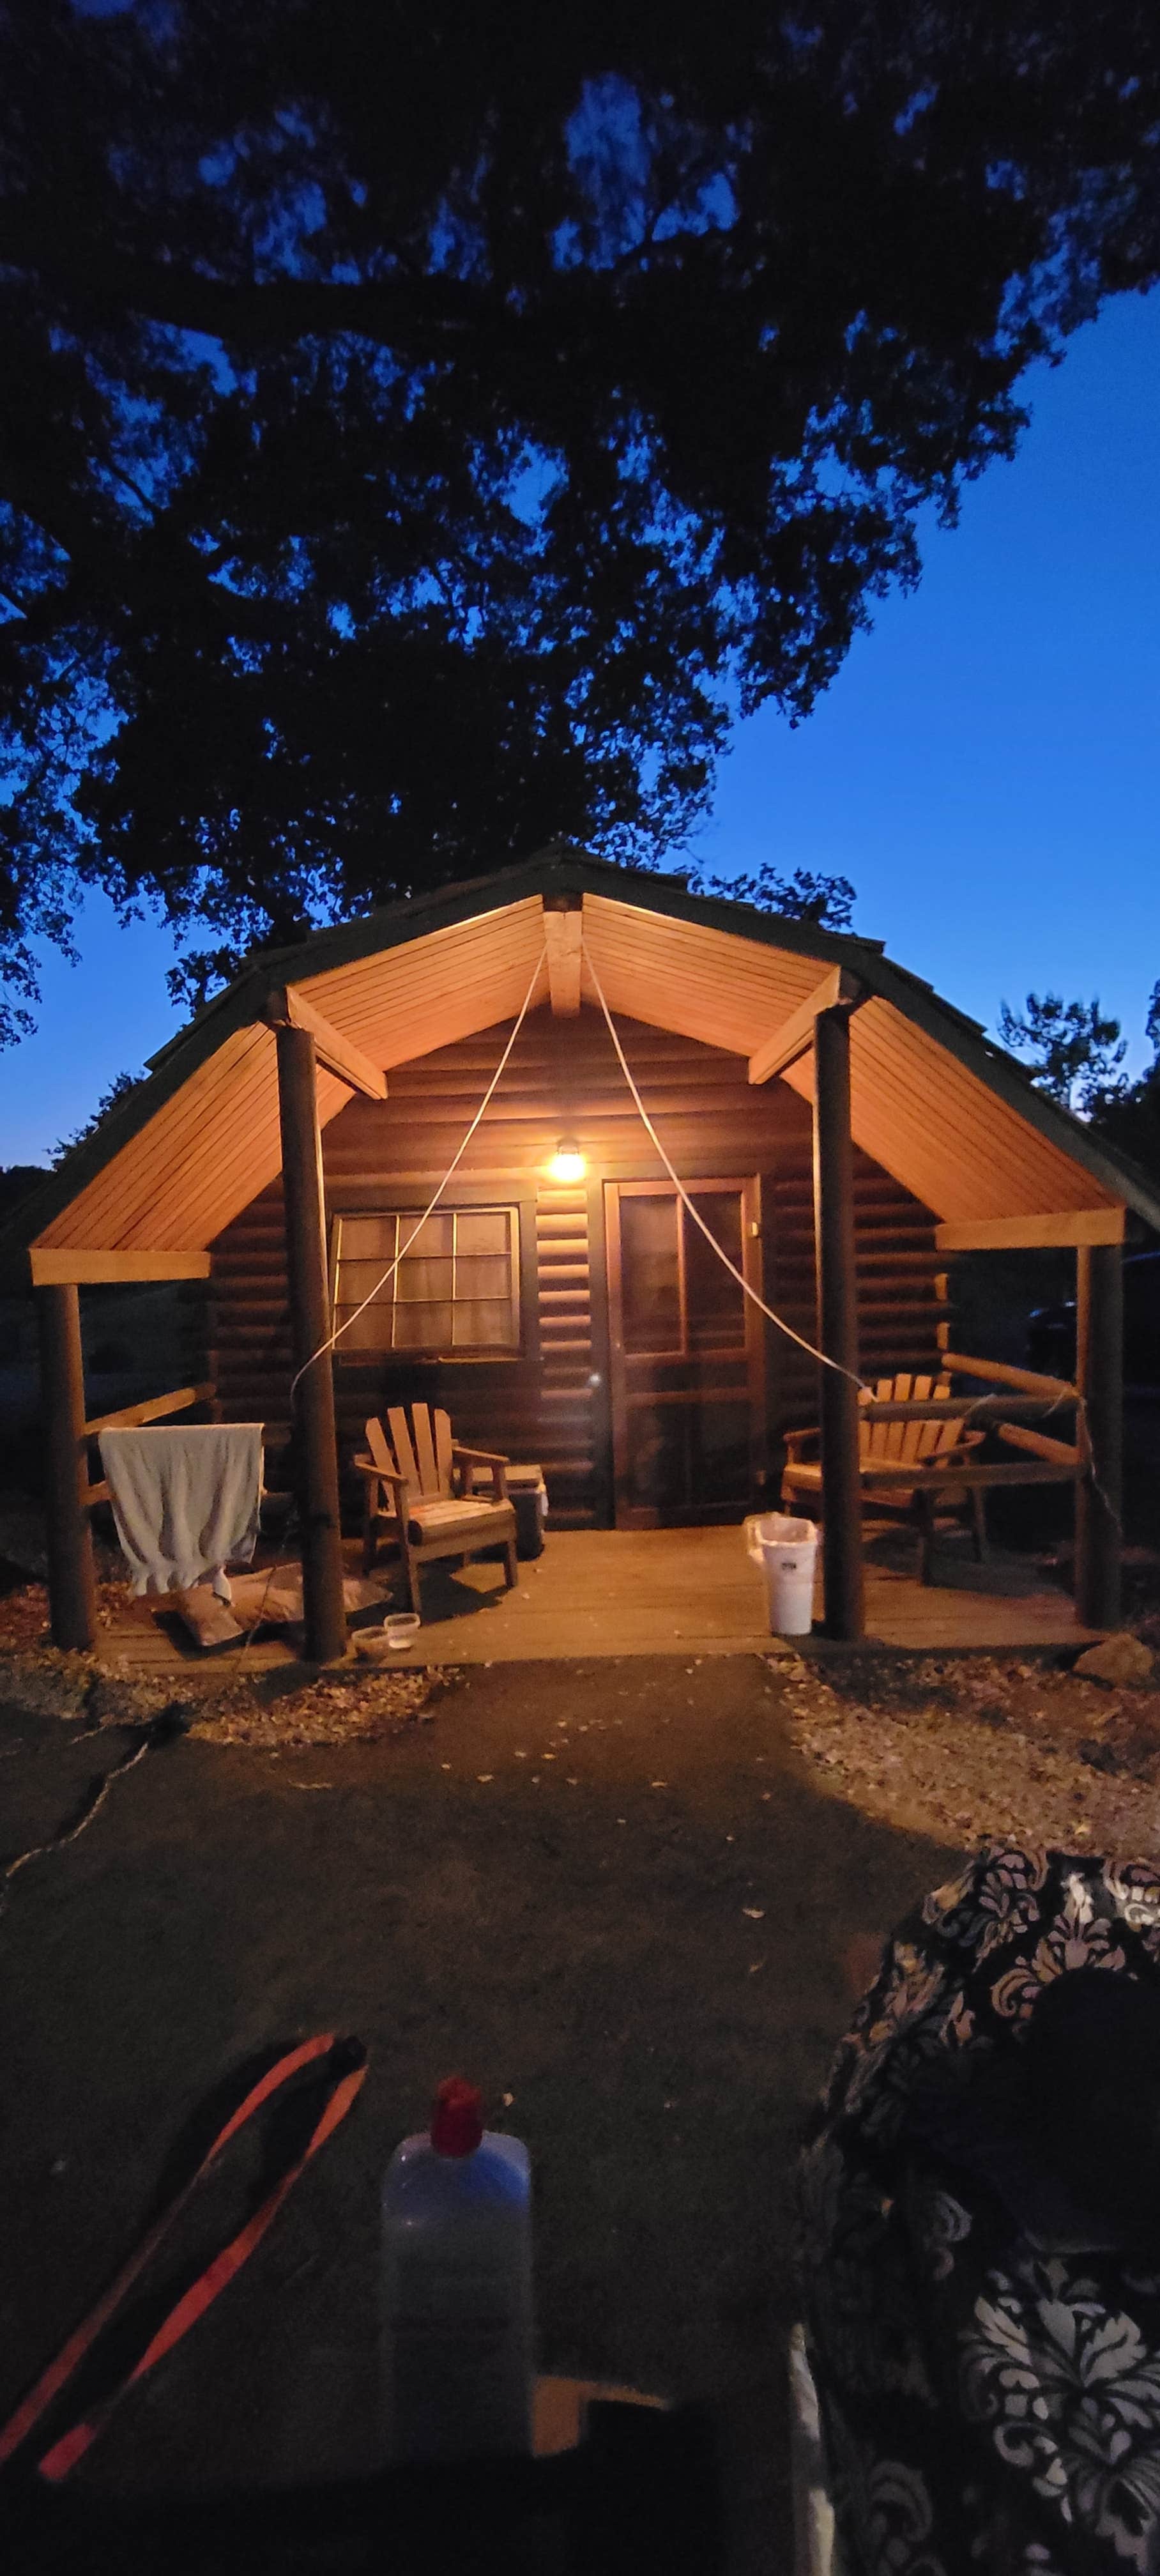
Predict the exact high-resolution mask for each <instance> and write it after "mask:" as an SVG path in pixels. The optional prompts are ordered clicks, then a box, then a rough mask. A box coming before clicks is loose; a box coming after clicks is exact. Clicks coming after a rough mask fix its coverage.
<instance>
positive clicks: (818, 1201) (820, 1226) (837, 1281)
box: [814, 1009, 865, 1639]
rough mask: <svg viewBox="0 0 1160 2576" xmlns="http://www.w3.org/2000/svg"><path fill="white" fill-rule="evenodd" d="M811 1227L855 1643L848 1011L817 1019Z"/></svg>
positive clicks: (826, 1561)
mask: <svg viewBox="0 0 1160 2576" xmlns="http://www.w3.org/2000/svg"><path fill="white" fill-rule="evenodd" d="M814 1228H815V1239H816V1244H817V1265H818V1347H819V1349H820V1350H823V1351H825V1353H826V1355H827V1357H828V1358H829V1359H832V1360H836V1361H837V1363H838V1366H837V1368H820V1369H819V1372H818V1374H819V1379H820V1386H819V1398H820V1413H819V1419H820V1423H821V1435H822V1439H821V1448H822V1524H823V1526H822V1568H823V1575H824V1585H825V1592H824V1602H825V1631H826V1635H827V1636H828V1637H839V1638H846V1639H850V1638H857V1637H861V1636H862V1635H863V1633H864V1627H865V1612H864V1602H863V1576H862V1493H861V1485H860V1481H859V1476H858V1445H859V1444H858V1388H857V1384H856V1379H857V1373H858V1298H857V1274H856V1268H855V1244H854V1146H853V1139H852V1137H851V1133H850V1019H849V1013H848V1011H847V1010H842V1009H838V1010H834V1009H830V1010H825V1011H820V1012H818V1014H817V1016H816V1018H815V1020H814ZM846 1371H849V1375H846V1374H845V1372H846Z"/></svg>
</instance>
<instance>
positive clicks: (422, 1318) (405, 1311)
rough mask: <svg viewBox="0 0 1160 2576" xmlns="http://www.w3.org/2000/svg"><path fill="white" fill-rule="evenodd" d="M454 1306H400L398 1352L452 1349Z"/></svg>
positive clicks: (397, 1333) (396, 1329)
mask: <svg viewBox="0 0 1160 2576" xmlns="http://www.w3.org/2000/svg"><path fill="white" fill-rule="evenodd" d="M451 1313H452V1310H451V1305H450V1303H449V1302H448V1303H447V1304H446V1305H444V1304H438V1305H436V1304H434V1303H430V1304H424V1305H418V1304H416V1305H411V1306H396V1308H395V1349H396V1350H397V1351H447V1350H450V1348H451Z"/></svg>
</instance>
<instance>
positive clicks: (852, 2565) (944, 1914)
mask: <svg viewBox="0 0 1160 2576" xmlns="http://www.w3.org/2000/svg"><path fill="white" fill-rule="evenodd" d="M1071 1969H1084V1970H1098V1971H1100V1972H1101V1973H1104V1974H1106V1975H1108V1976H1109V1977H1112V1976H1119V1977H1123V1976H1129V1977H1132V1978H1134V1979H1136V1980H1138V1981H1140V1982H1141V1983H1144V1984H1149V1983H1150V1984H1151V1985H1153V1986H1157V1985H1160V1870H1158V1869H1157V1868H1156V1867H1154V1866H1153V1865H1151V1864H1142V1863H1136V1862H1131V1863H1124V1864H1117V1863H1115V1862H1112V1861H1101V1860H1097V1859H1094V1858H1088V1857H1080V1858H1076V1857H1074V1856H1072V1855H1069V1854H1066V1853H1060V1852H1045V1851H1035V1850H1022V1849H1015V1848H1006V1847H998V1846H990V1847H988V1848H986V1849H985V1850H984V1851H983V1852H982V1853H981V1854H980V1855H979V1856H978V1858H977V1859H976V1860H974V1861H973V1862H972V1863H971V1864H970V1866H969V1867H968V1868H967V1869H966V1870H964V1872H963V1874H962V1876H961V1877H960V1878H958V1879H956V1880H954V1881H953V1882H952V1883H951V1884H950V1885H949V1886H946V1887H942V1888H939V1889H938V1890H937V1891H936V1893H935V1894H934V1895H932V1896H930V1897H928V1898H927V1899H926V1901H925V1903H924V1904H923V1905H922V1907H921V1908H920V1909H919V1910H918V1912H916V1914H915V1915H913V1916H912V1917H911V1918H910V1919H909V1920H908V1921H907V1922H906V1923H905V1924H904V1925H902V1926H901V1927H900V1929H899V1931H898V1933H897V1934H896V1935H895V1937H894V1939H893V1940H892V1941H891V1943H890V1945H889V1947H888V1949H887V1951H886V1954H885V1956H884V1960H883V1965H882V1969H881V1971H880V1974H879V1976H878V1979H877V1981H876V1983H875V1984H874V1986H873V1987H872V1988H871V1990H870V1992H869V1994H868V1995H866V1996H865V1997H864V1999H863V2001H862V2003H861V2004H860V2005H859V2007H858V2010H857V2012H856V2014H855V2017H854V2022H853V2025H852V2028H851V2030H850V2032H849V2034H848V2036H847V2038H846V2039H845V2040H844V2042H843V2044H842V2046H841V2048H840V2050H839V2052H838V2055H837V2058H836V2060H835V2062H834V2066H833V2069H832V2071H831V2076H830V2080H829V2084H828V2086H827V2090H826V2093H825V2096H824V2099H823V2103H822V2106H821V2110H820V2113H819V2116H818V2119H817V2122H816V2125H815V2128H814V2131H813V2134H812V2136H811V2139H810V2141H809V2143H808V2144H807V2146H806V2148H805V2150H804V2152H803V2156H802V2160H801V2166H800V2175H799V2185H800V2189H799V2217H800V2231H801V2235H800V2256H801V2261H800V2297H801V2301H802V2311H803V2314H804V2318H805V2326H806V2340H807V2349H808V2353H809V2360H810V2366H811V2369H812V2371H813V2374H814V2378H815V2381H816V2384H817V2388H818V2394H819V2399H820V2404H821V2410H822V2422H823V2431H824V2439H825V2446H826V2453H827V2462H828V2470H829V2478H830V2486H831V2492H832V2495H833V2500H834V2505H835V2511H836V2516H837V2529H838V2536H839V2543H840V2550H841V2558H842V2565H843V2569H844V2571H845V2576H1073V2571H1075V2572H1076V2576H1078V2571H1082V2576H1113V2571H1115V2576H1129V2571H1133V2570H1139V2571H1143V2576H1151V2572H1152V2571H1155V2576H1160V2252H1157V2251H1155V2250H1149V2251H1148V2252H1147V2253H1146V2254H1144V2255H1142V2256H1141V2255H1140V2254H1138V2253H1131V2252H1128V2251H1125V2250H1123V2249H1122V2248H1121V2249H1120V2250H1114V2249H1113V2248H1112V2247H1110V2246H1109V2245H1108V2244H1107V2243H1106V2242H1105V2244H1104V2247H1103V2250H1099V2248H1098V2246H1097V2248H1096V2249H1095V2250H1092V2249H1091V2248H1089V2249H1088V2250H1083V2251H1079V2252H1077V2251H1075V2250H1074V2249H1073V2250H1064V2249H1063V2246H1062V2245H1061V2244H1060V2243H1059V2242H1057V2243H1055V2244H1052V2243H1051V2242H1050V2241H1048V2242H1044V2241H1043V2237H1042V2233H1040V2234H1039V2235H1037V2236H1032V2235H1031V2234H1030V2233H1029V2232H1028V2231H1027V2229H1026V2228H1025V2227H1024V2226H1023V2225H1021V2223H1020V2221H1019V2219H1018V2218H1017V2217H1016V2216H1015V2215H1013V2212H1012V2208H1011V2205H1010V2203H1009V2201H1007V2200H1005V2199H1004V2197H1003V2195H1002V2194H1001V2192H1000V2191H998V2190H996V2189H995V2187H994V2182H993V2177H992V2178H991V2179H987V2178H984V2176H983V2174H982V2173H980V2172H979V2171H978V2170H977V2169H976V2170H975V2171H971V2170H969V2169H968V2167H969V2159H968V2160H967V2162H966V2163H961V2162H956V2161H955V2160H954V2159H953V2158H948V2157H947V2156H945V2155H940V2154H939V2153H938V2152H937V2151H934V2150H932V2149H931V2148H930V2146H929V2142H927V2143H926V2144H924V2143H923V2141H922V2139H921V2138H919V2139H918V2141H917V2142H916V2136H915V2130H914V2125H913V2119H912V2111H913V2105H914V2102H915V2099H916V2096H921V2094H922V2092H923V2088H924V2085H925V2086H926V2087H927V2089H928V2090H929V2086H930V2079H931V2070H932V2067H933V2066H934V2065H935V2064H936V2062H937V2061H939V2060H940V2058H941V2059H945V2057H946V2054H947V2053H948V2052H951V2053H965V2052H972V2053H982V2052H988V2051H989V2052H992V2053H995V2052H998V2051H999V2049H1000V2048H1001V2046H1002V2045H1003V2043H1010V2040H1011V2036H1012V2032H1013V2030H1014V2029H1015V2027H1016V2026H1017V2025H1018V2024H1019V2023H1020V2022H1022V2021H1024V2020H1026V2018H1027V2017H1028V2016H1029V2015H1030V2013H1031V2011H1032V2009H1033V2006H1034V2004H1035V2002H1036V1998H1037V1997H1038V1996H1039V1995H1040V1994H1041V1993H1042V1992H1043V1990H1044V1988H1045V1987H1046V1986H1048V1985H1049V1984H1050V1983H1051V1982H1052V1981H1053V1980H1055V1979H1058V1978H1059V1977H1060V1976H1062V1975H1063V1974H1064V1972H1066V1971H1068V1970H1071ZM1008 2054H1010V2051H1009V2050H1008ZM1016 2054H1017V2055H1018V2054H1021V2052H1019V2051H1017V2052H1016ZM995 2062H998V2060H997V2058H996V2061H995ZM1004 2062H1005V2061H1004ZM1157 2197H1158V2201H1160V2171H1158V2173H1157ZM1093 2232H1094V2233H1095V2234H1096V2235H1097V2236H1098V2233H1099V2231H1098V2229H1096V2230H1095V2231H1093ZM1049 2234H1050V2231H1049Z"/></svg>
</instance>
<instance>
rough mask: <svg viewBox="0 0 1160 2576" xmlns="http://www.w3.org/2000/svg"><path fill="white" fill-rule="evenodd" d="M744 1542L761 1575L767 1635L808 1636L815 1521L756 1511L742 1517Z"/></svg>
mask: <svg viewBox="0 0 1160 2576" xmlns="http://www.w3.org/2000/svg"><path fill="white" fill-rule="evenodd" d="M745 1543H746V1547H747V1548H748V1551H749V1554H750V1556H751V1557H752V1558H753V1561H754V1564H755V1565H760V1567H761V1568H762V1571H763V1573H764V1575H765V1589H766V1597H767V1600H768V1604H769V1632H770V1635H771V1636H773V1637H808V1635H809V1632H810V1628H811V1626H812V1624H813V1606H814V1561H815V1558H816V1556H817V1552H818V1533H817V1527H816V1525H815V1523H814V1522H813V1521H799V1520H791V1518H790V1517H789V1514H788V1513H786V1512H757V1513H754V1514H752V1515H751V1517H750V1518H749V1520H747V1521H746V1524H745Z"/></svg>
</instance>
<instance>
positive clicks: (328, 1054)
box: [263, 984, 387, 1100]
mask: <svg viewBox="0 0 1160 2576" xmlns="http://www.w3.org/2000/svg"><path fill="white" fill-rule="evenodd" d="M263 1017H264V1018H265V1020H266V1022H267V1025H268V1026H269V1027H270V1028H272V1029H278V1028H286V1027H289V1028H292V1029H309V1031H310V1035H311V1037H312V1038H313V1040H314V1052H315V1055H316V1057H317V1059H318V1062H319V1064H321V1065H324V1066H325V1068H326V1071H327V1072H328V1073H333V1074H336V1075H337V1077H338V1080H339V1081H340V1082H345V1083H347V1084H348V1085H349V1087H350V1089H351V1090H352V1091H358V1092H361V1093H362V1095H363V1097H364V1099H367V1100H385V1099H386V1097H387V1079H386V1075H385V1074H384V1073H382V1072H381V1071H380V1069H379V1067H378V1065H377V1064H372V1063H371V1060H370V1057H369V1056H368V1055H364V1054H363V1051H362V1048H361V1047H359V1046H356V1045H355V1043H354V1040H353V1039H352V1038H348V1037H344V1035H343V1033H342V1031H341V1029H336V1028H334V1027H333V1025H332V1023H331V1022H330V1021H329V1020H328V1019H325V1018H324V1017H323V1014H322V1012H321V1011H319V1010H316V1009H315V1007H314V1004H313V1002H308V1001H307V999H306V996H305V994H304V993H300V992H299V991H298V990H297V988H296V986H295V985H293V984H284V985H280V986H278V988H277V989H276V990H275V991H274V992H272V993H271V994H270V997H269V1000H268V1001H267V1004H266V1009H265V1012H264V1014H263Z"/></svg>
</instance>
